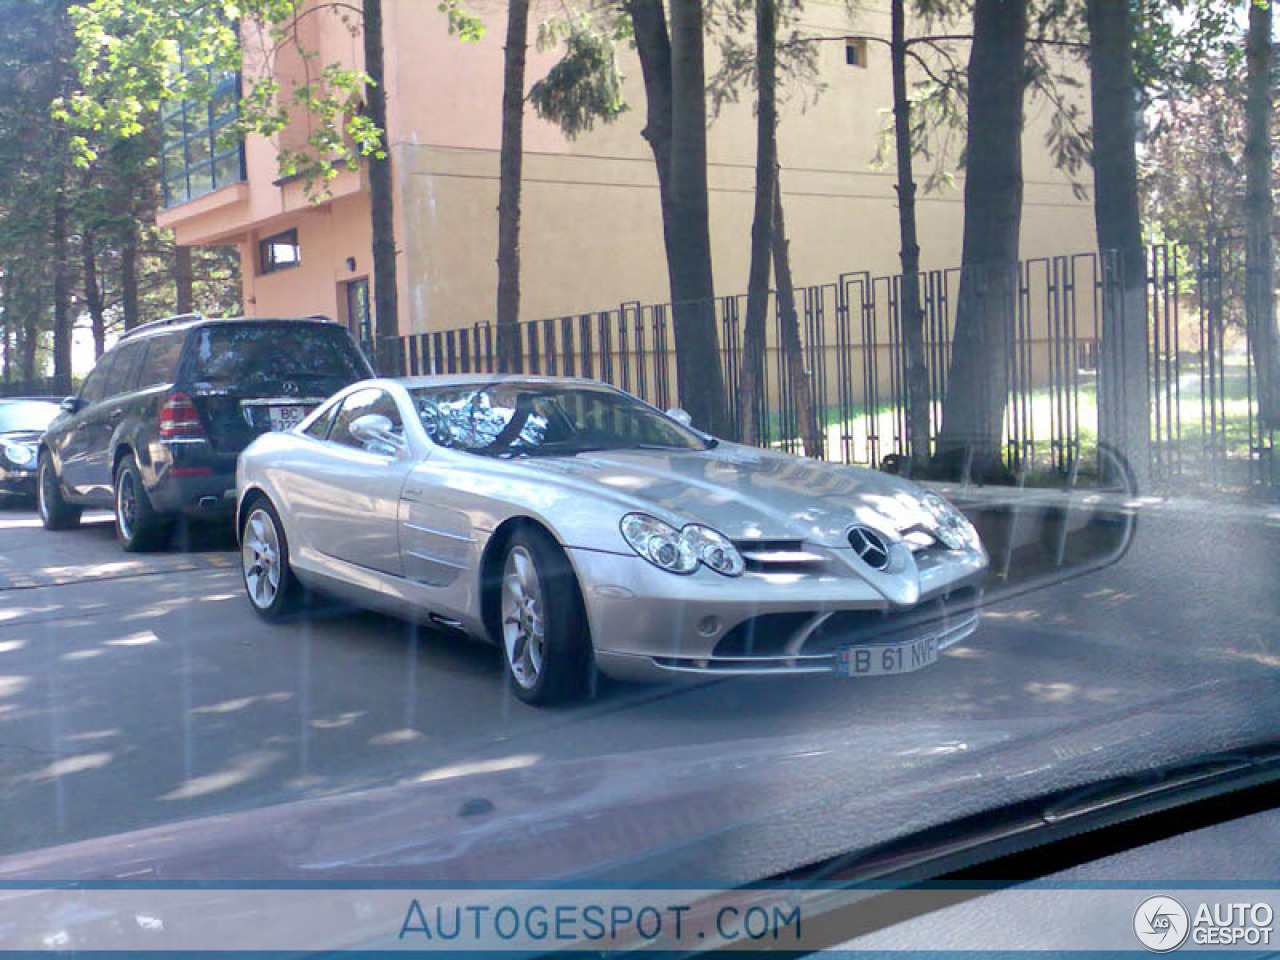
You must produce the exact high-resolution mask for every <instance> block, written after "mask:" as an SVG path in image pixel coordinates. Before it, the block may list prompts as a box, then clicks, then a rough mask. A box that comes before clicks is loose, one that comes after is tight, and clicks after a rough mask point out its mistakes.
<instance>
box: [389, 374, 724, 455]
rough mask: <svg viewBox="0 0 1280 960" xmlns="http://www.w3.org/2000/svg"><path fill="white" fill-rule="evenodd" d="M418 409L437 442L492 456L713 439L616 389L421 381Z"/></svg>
mask: <svg viewBox="0 0 1280 960" xmlns="http://www.w3.org/2000/svg"><path fill="white" fill-rule="evenodd" d="M410 395H411V396H412V397H413V403H414V409H415V410H416V411H417V413H418V417H419V419H420V420H421V421H422V426H423V428H424V429H425V430H426V431H427V436H428V437H430V438H431V441H432V442H433V443H436V444H439V445H440V446H442V447H449V448H450V449H453V450H465V451H466V452H467V453H478V454H483V455H485V456H515V455H524V456H538V455H542V456H567V455H572V454H574V453H582V452H584V451H588V450H627V449H631V450H637V449H664V450H705V449H707V446H708V444H707V441H706V440H704V439H703V438H702V437H700V436H699V435H698V434H696V433H694V432H693V431H692V430H689V429H686V428H685V427H682V426H681V425H680V424H678V423H676V422H675V421H674V420H672V419H671V418H669V417H666V416H664V415H663V414H660V413H658V412H657V411H656V410H654V409H653V408H651V407H648V406H646V405H645V404H643V403H640V402H639V401H637V400H635V399H634V398H632V397H628V396H626V395H625V394H621V393H617V392H615V391H613V390H602V389H600V388H598V387H585V386H557V385H553V384H541V383H539V384H519V383H500V384H492V385H462V386H441V387H419V388H416V389H413V390H410Z"/></svg>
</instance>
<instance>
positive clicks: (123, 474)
mask: <svg viewBox="0 0 1280 960" xmlns="http://www.w3.org/2000/svg"><path fill="white" fill-rule="evenodd" d="M115 488H116V536H117V537H119V538H120V546H122V547H124V549H125V550H126V551H127V552H129V553H140V552H143V551H146V550H159V549H160V548H162V547H163V546H164V545H165V544H166V543H168V542H169V536H170V534H172V533H173V521H174V518H173V517H172V516H170V515H169V514H165V513H160V512H158V511H157V510H156V509H155V507H153V506H152V505H151V498H150V497H148V496H147V490H146V487H144V486H143V484H142V474H141V473H139V471H138V463H137V461H136V460H134V459H133V455H132V454H128V455H126V456H125V458H124V459H123V460H121V461H120V465H119V466H118V467H116V482H115Z"/></svg>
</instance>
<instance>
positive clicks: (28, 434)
mask: <svg viewBox="0 0 1280 960" xmlns="http://www.w3.org/2000/svg"><path fill="white" fill-rule="evenodd" d="M40 435H41V431H39V430H9V431H7V432H6V431H0V443H20V444H24V445H26V446H35V445H36V444H37V443H39V442H40Z"/></svg>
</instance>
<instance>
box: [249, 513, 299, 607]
mask: <svg viewBox="0 0 1280 960" xmlns="http://www.w3.org/2000/svg"><path fill="white" fill-rule="evenodd" d="M240 569H241V572H242V574H243V575H244V591H245V594H246V595H248V597H249V606H251V607H253V612H254V613H256V614H257V615H258V616H260V617H262V619H264V620H279V619H280V618H282V617H284V616H286V615H287V614H289V613H292V612H293V611H294V610H296V609H297V608H298V606H299V605H300V604H301V601H302V585H301V584H300V583H299V582H298V578H297V577H295V576H294V575H293V570H292V568H291V567H290V566H289V541H288V540H287V539H286V538H285V535H284V524H282V523H281V522H280V515H279V514H278V513H276V509H275V507H273V506H272V505H271V502H270V501H269V500H265V499H260V500H256V501H254V502H253V504H251V505H250V507H249V511H248V513H247V514H246V515H245V519H244V528H243V529H242V530H241V531H240Z"/></svg>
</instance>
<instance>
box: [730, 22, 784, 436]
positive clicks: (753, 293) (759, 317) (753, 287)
mask: <svg viewBox="0 0 1280 960" xmlns="http://www.w3.org/2000/svg"><path fill="white" fill-rule="evenodd" d="M777 44H778V11H777V5H776V3H775V0H756V51H757V52H756V90H757V107H756V188H755V210H754V214H753V218H752V221H751V265H750V267H749V269H748V271H747V319H746V324H745V325H744V329H743V334H742V359H741V368H740V372H739V374H738V425H739V437H740V438H741V440H742V442H743V443H749V444H756V443H759V441H760V428H759V423H758V422H757V419H756V417H757V414H759V413H760V412H761V409H762V407H765V406H767V400H768V398H767V396H766V397H764V398H762V397H761V396H760V392H761V385H762V384H763V383H764V382H765V376H764V371H765V340H766V337H765V325H766V322H767V318H768V312H769V267H770V266H771V264H770V257H771V256H772V250H771V243H772V241H773V223H774V212H775V210H774V207H775V203H774V193H775V191H774V187H775V186H776V185H777V182H778V101H777V55H778V46H777ZM762 399H763V400H764V401H765V402H764V403H762V402H761V401H762Z"/></svg>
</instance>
